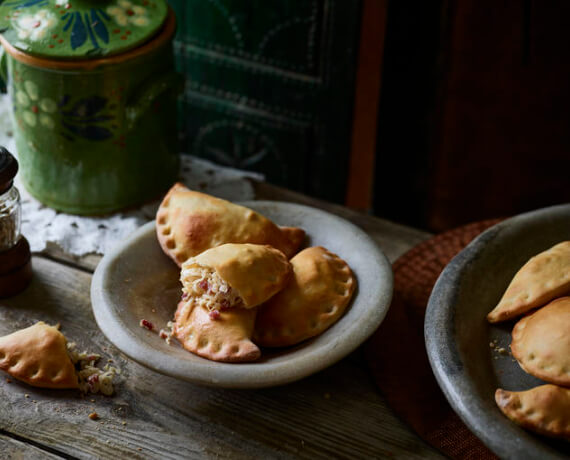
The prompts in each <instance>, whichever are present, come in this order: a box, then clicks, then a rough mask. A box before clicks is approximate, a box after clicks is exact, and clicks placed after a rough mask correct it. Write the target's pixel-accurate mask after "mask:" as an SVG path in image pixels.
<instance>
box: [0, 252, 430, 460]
mask: <svg viewBox="0 0 570 460" xmlns="http://www.w3.org/2000/svg"><path fill="white" fill-rule="evenodd" d="M33 264H34V272H35V273H34V280H33V282H32V285H31V286H30V287H29V288H28V289H27V290H26V291H25V292H24V293H22V294H20V295H19V296H16V297H14V298H12V299H8V300H0V335H4V334H6V333H9V332H11V331H13V330H15V329H19V328H21V327H25V326H28V325H30V324H32V323H33V322H35V321H37V320H44V321H47V322H50V323H56V322H60V323H61V325H62V331H63V332H64V333H65V334H66V335H67V336H68V338H69V339H70V340H73V341H76V342H77V343H78V345H79V346H80V348H82V349H87V350H90V351H92V352H96V353H101V354H102V355H103V356H104V357H105V358H112V359H113V360H114V362H115V363H116V365H117V366H118V367H120V368H121V370H122V371H123V376H124V381H123V382H122V383H121V384H120V385H119V386H118V391H117V394H116V395H115V396H114V397H104V396H99V395H96V396H94V397H82V396H81V395H80V394H78V393H77V392H74V391H55V390H45V389H35V388H32V387H29V386H27V385H25V384H22V383H19V382H15V381H13V382H11V383H8V382H7V380H6V378H3V377H0V399H2V401H3V403H2V404H1V405H0V429H1V430H4V431H5V432H9V433H13V434H14V435H16V436H19V437H21V438H22V439H33V440H34V441H35V442H37V443H39V444H41V445H44V446H49V447H50V448H52V449H54V450H56V451H58V452H62V453H65V454H67V455H70V456H73V457H77V458H92V457H100V458H111V457H114V458H167V459H170V458H214V457H215V458H222V459H223V458H228V459H229V458H231V459H241V458H276V459H287V458H323V459H324V458H331V457H334V458H355V457H356V458H378V457H387V456H390V457H395V458H425V457H430V458H438V457H440V456H439V454H438V453H437V452H435V451H434V450H433V449H432V448H430V447H429V446H427V445H426V444H425V443H424V442H423V441H421V440H420V439H419V438H418V437H417V436H416V435H415V434H413V433H412V432H411V431H410V430H409V429H408V428H407V427H406V426H405V425H404V424H403V423H402V422H400V421H399V420H398V419H397V418H396V417H395V416H394V415H393V414H392V412H391V411H390V409H389V408H388V407H387V405H386V403H385V402H384V400H383V399H382V397H381V396H380V395H379V393H378V391H377V389H376V388H375V386H374V384H373V382H372V379H371V378H370V376H369V375H368V372H367V371H366V366H365V365H364V362H363V361H362V358H361V356H360V354H359V352H356V353H354V354H352V355H351V356H350V357H348V358H346V359H344V360H342V361H341V362H339V363H338V364H336V365H334V366H332V367H330V368H329V369H327V370H325V371H322V372H320V373H318V374H316V375H314V376H311V377H309V378H307V379H304V380H302V381H300V382H296V383H293V384H290V385H286V386H282V387H276V388H269V389H264V390H255V391H253V390H251V391H245V390H241V391H237V390H223V389H214V388H206V387H200V386H196V385H191V384H187V383H185V382H181V381H178V380H176V379H172V378H170V377H165V376H162V375H160V374H157V373H155V372H153V371H150V370H148V369H146V368H145V367H143V366H141V365H139V364H137V363H134V362H132V361H131V360H129V359H127V358H126V357H125V356H123V355H122V354H121V353H120V352H118V350H116V349H115V348H114V347H112V346H111V345H110V344H109V343H108V342H107V340H106V339H105V338H104V336H103V335H102V334H101V332H100V331H99V329H98V328H97V326H96V324H95V321H94V318H93V315H92V312H91V307H90V301H89V287H90V281H91V275H90V274H89V273H86V272H85V271H82V270H77V269H74V268H71V267H69V266H65V265H62V264H60V263H56V262H54V261H51V260H46V259H42V258H38V257H35V258H34V260H33ZM26 394H28V395H29V397H26V396H25V395H26ZM93 410H94V411H96V412H97V413H98V414H99V415H100V417H101V419H100V420H99V421H93V420H90V419H89V418H88V414H89V413H90V412H92V411H93Z"/></svg>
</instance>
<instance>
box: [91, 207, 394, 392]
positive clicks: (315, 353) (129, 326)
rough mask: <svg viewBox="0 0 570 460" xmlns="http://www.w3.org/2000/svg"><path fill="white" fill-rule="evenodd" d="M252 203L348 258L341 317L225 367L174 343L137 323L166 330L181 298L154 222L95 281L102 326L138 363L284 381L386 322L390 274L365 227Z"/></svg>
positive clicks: (223, 382) (240, 383) (240, 379)
mask: <svg viewBox="0 0 570 460" xmlns="http://www.w3.org/2000/svg"><path fill="white" fill-rule="evenodd" d="M245 205H246V206H249V207H250V208H252V209H254V210H256V211H259V212H260V213H262V214H264V215H265V216H267V217H269V218H270V219H272V220H273V221H274V222H276V223H277V224H280V225H287V226H298V227H302V228H303V229H305V231H306V232H307V235H308V236H309V238H308V241H307V243H308V246H317V245H320V246H324V247H326V248H327V249H329V250H330V251H332V252H334V253H336V254H338V255H339V256H341V257H342V258H343V259H345V260H346V261H347V262H348V263H349V265H350V267H351V268H352V270H353V271H354V273H355V275H356V278H357V281H358V287H357V290H356V292H355V296H354V298H353V300H352V302H351V304H350V306H349V308H348V309H347V311H346V312H345V314H344V315H343V316H342V317H341V318H340V320H339V321H338V322H337V323H335V324H334V325H333V326H332V327H331V328H329V329H328V330H327V331H325V332H324V333H323V334H321V335H319V336H318V337H316V338H314V339H311V340H308V341H306V342H304V343H302V344H300V345H297V346H295V347H290V348H286V349H281V350H277V351H270V350H263V351H262V358H261V360H259V361H257V362H254V363H247V364H245V363H244V364H226V363H217V362H213V361H208V360H206V359H203V358H200V357H198V356H195V355H193V354H191V353H189V352H187V351H185V350H184V349H182V348H181V347H180V346H179V345H178V344H176V345H172V346H168V345H167V344H166V343H165V342H164V341H163V340H161V339H160V338H159V337H158V336H157V335H156V334H154V333H152V332H149V331H147V330H145V329H143V328H141V327H140V326H139V321H140V320H141V319H142V318H145V319H147V320H149V321H151V322H153V323H154V324H155V325H157V326H158V327H163V326H164V325H165V324H166V322H167V321H168V320H169V319H170V318H172V316H173V314H174V310H175V308H176V304H177V302H178V299H179V297H180V286H179V284H178V277H179V270H178V269H177V267H176V266H175V265H174V263H172V262H171V261H170V259H168V258H167V257H166V256H165V255H164V254H163V252H162V251H161V249H160V247H159V245H158V243H157V241H156V236H155V227H154V222H150V223H148V224H146V225H144V226H143V227H141V228H140V229H139V230H137V231H136V232H135V233H134V234H133V235H132V236H131V237H130V238H129V239H128V240H126V241H125V242H124V243H122V244H120V245H119V246H118V247H117V248H115V249H114V250H113V251H111V252H110V253H108V254H107V255H105V257H103V259H102V260H101V262H100V263H99V265H98V267H97V270H96V271H95V275H94V276H93V281H92V284H91V301H92V304H93V311H94V313H95V319H96V320H97V324H98V325H99V327H100V328H101V330H102V331H103V333H104V334H105V335H106V336H107V338H108V339H109V340H110V341H111V342H112V343H113V344H115V345H116V346H117V348H119V349H120V350H121V351H123V352H124V353H125V354H126V355H128V356H130V357H131V358H133V359H134V360H135V361H138V362H139V363H141V364H143V365H145V366H147V367H149V368H151V369H154V370H156V371H158V372H161V373H164V374H167V375H171V376H173V377H177V378H180V379H184V380H187V381H189V382H194V383H200V384H205V385H212V386H221V387H231V388H256V387H267V386H272V385H279V384H284V383H287V382H292V381H294V380H298V379H301V378H303V377H306V376H308V375H310V374H312V373H314V372H317V371H319V370H321V369H324V368H325V367H327V366H330V365H331V364H333V363H335V362H336V361H338V360H339V359H341V358H343V357H344V356H346V355H347V354H349V353H350V352H351V351H353V350H354V349H356V348H357V347H358V346H359V345H360V344H361V343H362V342H363V341H364V340H366V338H368V337H369V336H370V335H371V334H372V333H373V332H374V330H375V329H376V328H377V327H378V326H379V325H380V323H381V322H382V319H383V318H384V316H385V315H386V312H387V310H388V306H389V304H390V300H391V297H392V270H391V266H390V263H389V262H388V261H387V259H386V258H385V257H384V255H383V254H382V252H381V251H380V249H378V247H377V246H376V244H375V243H374V242H373V241H372V239H371V238H370V237H368V236H367V235H366V234H365V233H364V232H363V231H362V230H360V229H359V228H357V227H355V226H354V225H352V224H351V223H349V222H347V221H345V220H343V219H341V218H339V217H336V216H333V215H331V214H328V213H326V212H323V211H320V210H317V209H313V208H309V207H306V206H300V205H296V204H290V203H278V202H264V201H255V202H253V201H252V202H248V203H245Z"/></svg>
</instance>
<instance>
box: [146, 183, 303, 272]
mask: <svg viewBox="0 0 570 460" xmlns="http://www.w3.org/2000/svg"><path fill="white" fill-rule="evenodd" d="M156 231H157V237H158V241H159V243H160V246H161V247H162V249H163V250H164V252H165V253H166V254H167V255H168V256H169V257H170V258H171V259H172V260H174V262H176V263H177V264H178V265H179V266H180V265H182V263H183V262H184V261H185V260H186V259H188V258H190V257H193V256H195V255H197V254H200V253H201V252H203V251H205V250H207V249H210V248H213V247H216V246H220V245H222V244H224V243H253V244H268V245H270V246H273V247H274V248H277V249H279V250H280V251H281V252H283V253H284V254H285V255H286V256H287V258H290V257H292V256H293V255H294V254H295V253H296V252H297V251H298V250H299V247H300V246H301V244H302V243H303V241H304V238H305V232H304V230H302V229H300V228H295V227H279V226H277V225H275V224H274V223H273V222H272V221H270V220H269V219H267V218H266V217H264V216H262V215H261V214H259V213H257V212H255V211H253V210H251V209H249V208H246V207H244V206H239V205H237V204H233V203H230V202H229V201H225V200H222V199H220V198H215V197H213V196H210V195H207V194H204V193H200V192H195V191H192V190H189V189H188V188H186V187H185V186H184V185H182V184H179V183H178V184H175V185H174V186H173V187H172V188H171V189H170V191H169V192H168V193H167V194H166V196H165V197H164V199H163V201H162V203H161V205H160V207H159V208H158V211H157V213H156Z"/></svg>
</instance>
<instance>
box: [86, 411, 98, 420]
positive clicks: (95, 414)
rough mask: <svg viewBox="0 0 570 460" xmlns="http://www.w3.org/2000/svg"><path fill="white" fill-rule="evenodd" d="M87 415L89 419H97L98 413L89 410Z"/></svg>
mask: <svg viewBox="0 0 570 460" xmlns="http://www.w3.org/2000/svg"><path fill="white" fill-rule="evenodd" d="M88 417H89V418H90V419H91V420H99V414H98V413H97V412H91V413H90V414H89V416H88Z"/></svg>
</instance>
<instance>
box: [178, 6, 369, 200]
mask: <svg viewBox="0 0 570 460" xmlns="http://www.w3.org/2000/svg"><path fill="white" fill-rule="evenodd" d="M170 3H171V5H172V6H173V8H174V10H175V11H176V14H177V17H178V22H179V30H178V34H177V38H176V41H175V53H176V56H177V65H178V68H179V70H180V71H182V72H183V73H184V74H185V76H186V89H185V93H184V96H183V97H182V99H181V103H180V115H181V116H180V119H181V136H180V141H181V143H182V148H183V149H184V150H185V151H187V152H190V153H193V154H196V155H199V156H202V157H205V158H208V159H211V160H214V161H216V162H218V163H221V164H226V165H232V166H235V167H239V168H244V169H250V170H255V171H260V172H263V173H265V174H266V176H267V179H268V180H269V181H270V182H273V183H276V184H279V185H284V186H287V187H290V188H293V189H296V190H299V191H302V192H305V193H309V194H312V195H315V196H319V197H321V198H325V199H329V200H333V201H343V199H344V194H345V188H346V178H347V165H348V155H349V147H350V133H351V127H352V126H351V121H352V107H353V97H354V75H355V71H356V51H357V48H358V35H359V25H360V8H361V5H360V1H349V0H265V1H263V0H249V1H246V0H170Z"/></svg>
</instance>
